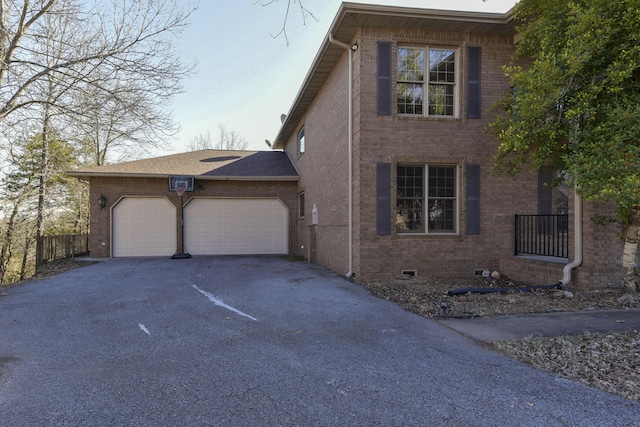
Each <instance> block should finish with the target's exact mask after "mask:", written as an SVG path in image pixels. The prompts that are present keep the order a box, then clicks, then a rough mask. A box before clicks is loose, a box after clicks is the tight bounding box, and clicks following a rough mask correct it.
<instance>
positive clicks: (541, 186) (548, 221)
mask: <svg viewBox="0 0 640 427" xmlns="http://www.w3.org/2000/svg"><path fill="white" fill-rule="evenodd" d="M553 173H554V171H553V169H552V168H548V167H542V168H540V170H538V215H551V214H553ZM538 227H539V228H540V233H542V234H551V233H552V232H553V219H552V218H551V217H539V218H538Z"/></svg>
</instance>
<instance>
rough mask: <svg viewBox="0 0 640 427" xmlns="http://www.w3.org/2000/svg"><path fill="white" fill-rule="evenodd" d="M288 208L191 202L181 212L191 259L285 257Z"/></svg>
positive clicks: (269, 203)
mask: <svg viewBox="0 0 640 427" xmlns="http://www.w3.org/2000/svg"><path fill="white" fill-rule="evenodd" d="M287 218H288V213H287V208H286V206H284V205H283V204H282V203H281V202H280V201H279V200H278V199H193V200H191V201H190V202H189V204H188V205H187V206H185V210H184V233H185V241H184V246H185V250H186V252H189V253H190V254H192V255H224V254H286V253H288V238H287V223H288V220H287Z"/></svg>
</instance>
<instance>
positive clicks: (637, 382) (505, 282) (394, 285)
mask: <svg viewBox="0 0 640 427" xmlns="http://www.w3.org/2000/svg"><path fill="white" fill-rule="evenodd" d="M366 287H367V289H369V291H370V292H371V293H372V294H373V295H375V296H377V297H379V298H384V299H387V300H389V301H393V302H394V303H396V304H398V305H399V306H400V307H402V308H404V309H405V310H408V311H411V312H413V313H416V314H419V315H421V316H424V317H428V318H435V319H439V318H440V319H441V318H452V317H453V318H472V317H479V316H496V315H506V314H526V313H550V312H559V311H582V310H612V309H625V308H638V307H640V301H639V298H638V297H636V298H621V297H622V296H623V293H622V291H621V290H616V289H607V290H600V291H592V292H572V293H566V292H565V291H562V290H533V291H527V292H520V291H518V289H521V288H523V287H526V285H525V284H522V283H513V282H511V281H510V280H509V279H507V278H504V277H501V278H498V279H492V278H484V277H482V278H468V279H431V278H429V279H426V278H402V279H398V280H395V281H390V282H387V283H373V284H367V285H366ZM461 288H490V289H491V288H493V289H497V288H500V289H505V288H506V289H510V290H509V291H508V292H504V293H490V294H484V293H464V294H461V295H449V294H448V291H450V290H454V289H461ZM489 346H490V347H491V348H493V349H495V350H497V351H500V352H502V353H503V354H505V355H507V356H509V357H512V358H515V359H518V360H520V361H522V362H524V363H527V364H529V365H531V366H533V367H535V368H537V369H541V370H544V371H547V372H551V373H553V374H555V375H558V376H561V377H564V378H568V379H571V380H575V381H579V382H581V383H584V384H587V385H589V386H592V387H595V388H598V389H600V390H603V391H606V392H609V393H613V394H617V395H620V396H623V397H625V398H627V399H631V400H635V401H639V402H640V334H639V333H638V331H631V332H626V333H617V334H580V335H571V336H562V337H552V338H551V337H536V338H534V337H527V338H524V339H520V340H513V341H494V342H492V343H489Z"/></svg>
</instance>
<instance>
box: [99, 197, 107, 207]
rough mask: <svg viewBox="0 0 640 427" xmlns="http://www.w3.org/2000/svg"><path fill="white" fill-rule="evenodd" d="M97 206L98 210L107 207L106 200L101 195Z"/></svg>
mask: <svg viewBox="0 0 640 427" xmlns="http://www.w3.org/2000/svg"><path fill="white" fill-rule="evenodd" d="M98 206H100V210H102V209H104V207H105V206H107V198H106V197H105V196H104V194H102V193H100V197H99V198H98Z"/></svg>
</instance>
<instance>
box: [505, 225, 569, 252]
mask: <svg viewBox="0 0 640 427" xmlns="http://www.w3.org/2000/svg"><path fill="white" fill-rule="evenodd" d="M515 255H540V256H550V257H558V258H568V257H569V215H567V214H561V215H518V214H516V232H515Z"/></svg>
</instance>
